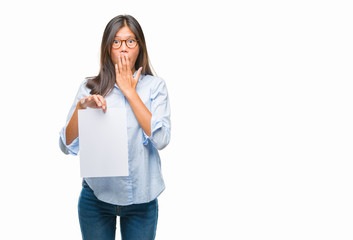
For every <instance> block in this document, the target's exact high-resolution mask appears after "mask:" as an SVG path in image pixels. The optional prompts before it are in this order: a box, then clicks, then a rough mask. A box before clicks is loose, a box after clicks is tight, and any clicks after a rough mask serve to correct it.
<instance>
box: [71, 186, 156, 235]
mask: <svg viewBox="0 0 353 240" xmlns="http://www.w3.org/2000/svg"><path fill="white" fill-rule="evenodd" d="M82 185H83V187H82V191H81V195H80V198H79V202H78V215H79V220H80V227H81V233H82V238H83V240H113V239H115V230H116V217H117V216H120V232H121V238H122V240H137V239H138V240H153V239H154V238H155V235H156V228H157V219H158V201H157V199H155V200H153V201H151V202H148V203H143V204H132V205H129V206H117V205H113V204H109V203H106V202H103V201H100V200H98V199H97V198H96V196H95V195H94V193H93V191H92V189H91V188H90V187H89V186H88V185H87V183H86V182H85V181H83V184H82Z"/></svg>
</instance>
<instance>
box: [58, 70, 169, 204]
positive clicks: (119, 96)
mask: <svg viewBox="0 0 353 240" xmlns="http://www.w3.org/2000/svg"><path fill="white" fill-rule="evenodd" d="M135 74H136V72H135ZM86 82H87V80H85V81H83V83H82V84H81V86H80V88H79V90H78V93H77V95H76V97H75V100H74V102H73V104H72V107H71V109H70V112H69V114H68V116H67V120H66V125H65V126H64V127H63V129H62V130H61V132H60V141H59V144H60V148H61V150H62V151H63V152H64V153H66V154H72V155H77V154H78V152H79V137H77V138H76V139H75V140H74V141H73V142H72V143H71V144H70V145H66V136H65V131H66V127H67V124H68V123H69V121H70V119H71V116H72V114H73V113H74V111H75V108H76V104H77V102H78V101H79V100H80V99H82V98H84V97H86V96H89V95H90V89H89V88H87V87H86ZM136 91H137V93H138V95H139V96H140V98H141V100H142V101H143V103H144V104H145V106H146V107H147V108H148V110H149V111H150V112H151V114H152V119H151V133H152V134H151V136H150V137H149V136H148V135H147V134H146V133H145V132H144V131H143V130H142V128H141V127H140V125H139V123H138V122H137V120H136V118H135V115H134V113H133V111H132V108H131V106H130V104H129V102H128V101H127V99H126V98H125V96H124V94H123V93H122V92H121V90H120V89H119V87H118V86H117V85H116V84H115V87H114V89H113V91H112V92H111V93H110V94H109V95H108V96H106V97H105V99H106V102H107V108H108V110H109V108H125V110H126V116H127V136H128V156H129V157H128V164H129V176H127V177H96V178H84V180H85V181H86V182H87V184H88V185H89V186H90V188H92V190H93V191H94V194H95V195H96V197H97V198H98V199H99V200H101V201H104V202H107V203H111V204H116V205H121V206H125V205H130V204H138V203H146V202H149V201H152V200H154V199H155V198H156V197H158V196H159V194H161V193H162V192H163V190H164V188H165V185H164V181H163V177H162V172H161V162H160V157H159V154H158V150H161V149H163V148H164V147H165V146H167V145H168V143H169V140H170V106H169V99H168V91H167V87H166V84H165V82H164V80H163V79H161V78H159V77H155V76H151V75H140V79H139V81H138V84H137V86H136Z"/></svg>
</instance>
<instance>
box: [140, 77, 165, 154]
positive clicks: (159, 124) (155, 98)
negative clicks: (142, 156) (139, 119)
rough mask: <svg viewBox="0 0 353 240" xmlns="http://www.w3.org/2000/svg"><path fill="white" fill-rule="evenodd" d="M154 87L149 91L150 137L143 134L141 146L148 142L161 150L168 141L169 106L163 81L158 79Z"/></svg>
mask: <svg viewBox="0 0 353 240" xmlns="http://www.w3.org/2000/svg"><path fill="white" fill-rule="evenodd" d="M158 80H159V81H158V82H157V84H156V86H155V87H154V88H153V89H152V91H151V98H150V100H151V109H150V111H151V114H152V119H151V136H148V135H147V134H146V133H145V132H143V136H144V141H143V144H144V145H147V144H148V143H149V142H150V143H152V144H153V146H154V147H155V148H156V149H158V150H162V149H163V148H165V147H166V146H167V145H168V144H169V141H170V129H171V126H170V105H169V97H168V90H167V86H166V84H165V82H164V80H163V79H160V78H159V79H158Z"/></svg>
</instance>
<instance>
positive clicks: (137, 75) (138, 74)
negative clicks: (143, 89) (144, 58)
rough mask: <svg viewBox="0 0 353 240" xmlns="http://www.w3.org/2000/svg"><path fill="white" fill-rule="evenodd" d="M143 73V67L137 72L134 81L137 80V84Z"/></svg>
mask: <svg viewBox="0 0 353 240" xmlns="http://www.w3.org/2000/svg"><path fill="white" fill-rule="evenodd" d="M141 72H142V67H140V68H139V69H138V70H137V73H136V75H135V77H134V79H135V80H136V82H137V81H138V80H139V79H140V75H141Z"/></svg>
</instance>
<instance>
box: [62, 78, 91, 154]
mask: <svg viewBox="0 0 353 240" xmlns="http://www.w3.org/2000/svg"><path fill="white" fill-rule="evenodd" d="M86 82H87V81H86V80H85V81H84V82H83V83H81V85H80V88H79V90H78V92H77V94H76V97H75V100H74V102H73V103H72V106H71V108H70V111H69V114H68V115H67V118H66V124H65V126H64V127H63V128H62V129H61V131H60V137H59V147H60V149H61V151H62V152H63V153H65V154H72V155H75V156H76V155H77V154H78V152H79V137H77V138H76V139H75V140H73V141H72V143H70V144H69V145H67V144H66V127H67V125H68V123H69V121H70V119H71V117H72V115H73V113H74V111H75V109H76V105H77V102H78V101H79V100H80V99H82V98H84V97H85V96H87V95H89V92H88V91H87V87H86Z"/></svg>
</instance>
